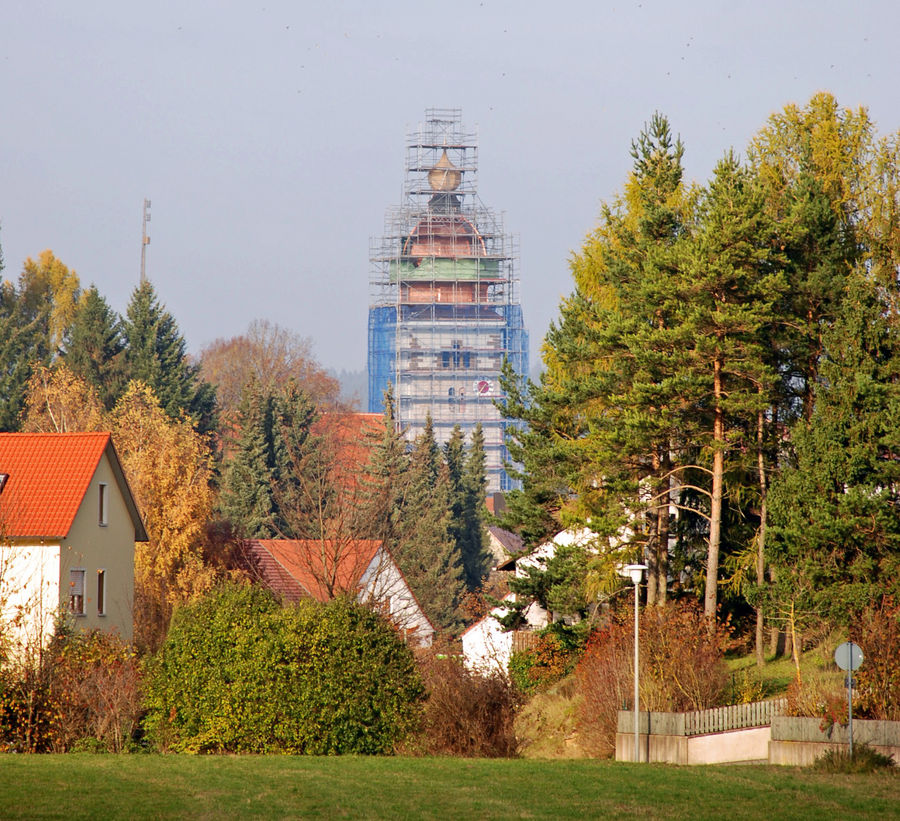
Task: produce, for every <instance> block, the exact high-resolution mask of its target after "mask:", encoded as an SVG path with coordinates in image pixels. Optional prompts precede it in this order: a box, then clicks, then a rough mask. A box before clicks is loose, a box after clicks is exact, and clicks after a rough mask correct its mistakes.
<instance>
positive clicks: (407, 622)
mask: <svg viewBox="0 0 900 821" xmlns="http://www.w3.org/2000/svg"><path fill="white" fill-rule="evenodd" d="M359 586H360V592H359V600H360V601H362V602H369V601H371V602H375V603H376V604H378V605H380V606H382V607H386V608H387V610H388V613H389V615H390V617H391V620H392V621H393V622H394V624H396V625H397V626H398V627H399V628H400V629H401V630H403V631H404V632H406V633H409V634H413V635H414V636H415V637H416V639H417V640H418V641H417V643H418V644H419V645H421V646H423V647H430V646H431V641H432V634H433V632H434V628H433V627H432V626H431V623H430V622H429V621H428V618H427V617H426V616H425V614H424V613H423V612H422V609H421V607H420V606H419V604H418V602H417V601H416V598H415V596H414V595H413V593H412V591H411V590H410V589H409V585H408V584H407V583H406V579H405V578H404V577H403V574H402V573H401V572H400V568H398V567H397V564H396V562H394V560H393V559H392V558H391V557H390V555H389V554H387V553H386V552H385V551H384V550H383V549H382V548H379V549H378V551H377V552H376V553H375V556H374V557H373V558H372V561H371V562H370V564H369V566H368V567H367V568H366V571H365V573H363V575H362V576H361V578H360V581H359Z"/></svg>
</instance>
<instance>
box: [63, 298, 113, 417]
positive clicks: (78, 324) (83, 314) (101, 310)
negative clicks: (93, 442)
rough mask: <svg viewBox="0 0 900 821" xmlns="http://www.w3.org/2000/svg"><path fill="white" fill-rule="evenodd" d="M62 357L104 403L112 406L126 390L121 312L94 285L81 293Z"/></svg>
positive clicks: (105, 405)
mask: <svg viewBox="0 0 900 821" xmlns="http://www.w3.org/2000/svg"><path fill="white" fill-rule="evenodd" d="M63 356H64V359H65V363H66V366H67V367H68V368H69V370H70V371H71V372H72V373H74V374H76V375H77V376H80V377H81V378H82V379H84V380H85V381H86V382H88V383H89V384H91V385H93V386H94V388H95V389H96V390H97V393H98V395H99V397H100V400H101V401H102V402H103V406H104V407H105V408H106V409H107V410H110V409H112V407H113V406H114V405H115V403H116V401H117V400H118V398H119V396H120V395H121V393H122V391H123V390H124V389H125V379H124V364H125V363H124V356H125V342H124V340H123V338H122V328H121V322H120V320H119V317H118V315H117V314H116V313H115V312H114V311H113V310H112V309H111V308H110V307H109V305H108V304H107V302H106V300H105V299H104V298H103V296H102V295H101V294H100V292H99V291H98V290H97V288H96V286H94V285H91V287H90V288H88V289H87V290H86V291H84V293H82V295H81V299H80V300H79V302H78V308H77V310H76V312H75V317H74V320H73V322H72V324H71V326H70V328H69V330H68V333H67V334H66V340H65V351H64V354H63Z"/></svg>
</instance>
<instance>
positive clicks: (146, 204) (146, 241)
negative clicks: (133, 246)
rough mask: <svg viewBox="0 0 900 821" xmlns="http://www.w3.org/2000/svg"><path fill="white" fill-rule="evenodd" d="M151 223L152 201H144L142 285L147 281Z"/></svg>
mask: <svg viewBox="0 0 900 821" xmlns="http://www.w3.org/2000/svg"><path fill="white" fill-rule="evenodd" d="M148 222H150V200H148V199H145V200H144V220H143V224H142V230H141V285H143V284H144V283H145V282H146V281H147V246H148V245H149V244H150V236H149V235H148V234H147V223H148Z"/></svg>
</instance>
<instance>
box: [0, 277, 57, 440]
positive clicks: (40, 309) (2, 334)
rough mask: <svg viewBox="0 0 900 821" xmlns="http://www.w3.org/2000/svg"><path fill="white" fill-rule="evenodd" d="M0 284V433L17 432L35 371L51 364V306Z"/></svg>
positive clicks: (25, 290) (22, 289)
mask: <svg viewBox="0 0 900 821" xmlns="http://www.w3.org/2000/svg"><path fill="white" fill-rule="evenodd" d="M20 286H21V287H19V288H17V287H16V286H15V285H14V284H13V283H11V282H7V281H0V430H2V431H15V430H18V429H19V424H20V422H21V416H22V412H23V410H24V407H25V391H26V388H27V386H28V380H29V379H30V378H31V375H32V373H33V372H34V370H35V369H36V368H38V367H40V366H42V365H43V366H47V365H49V364H50V359H51V351H50V333H49V320H50V304H49V302H47V301H46V300H44V299H40V298H37V297H35V296H34V295H31V294H30V293H29V290H28V287H27V284H26V283H24V282H22V283H20Z"/></svg>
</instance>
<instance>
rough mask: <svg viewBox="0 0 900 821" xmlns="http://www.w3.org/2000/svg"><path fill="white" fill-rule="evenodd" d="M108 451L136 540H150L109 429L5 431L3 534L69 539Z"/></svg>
mask: <svg viewBox="0 0 900 821" xmlns="http://www.w3.org/2000/svg"><path fill="white" fill-rule="evenodd" d="M104 453H105V454H106V455H107V457H108V458H109V461H110V465H111V467H112V470H113V473H114V475H115V476H116V479H117V482H118V484H119V489H120V491H121V493H122V495H123V497H124V499H125V503H126V505H127V506H128V510H129V512H130V513H131V518H132V520H133V522H134V526H135V539H136V540H137V541H146V538H147V536H146V533H145V531H144V526H143V523H142V522H141V518H140V515H139V514H138V510H137V506H136V505H135V503H134V499H133V497H132V495H131V491H130V489H129V488H128V483H127V482H126V480H125V476H124V474H123V473H122V467H121V465H120V464H119V459H118V456H117V455H116V452H115V448H114V447H113V445H112V438H111V436H110V434H109V433H108V432H101V433H0V473H3V474H7V475H8V477H9V478H8V479H7V480H6V482H5V485H4V487H3V490H2V493H0V535H2V536H6V537H7V538H28V537H36V538H43V539H63V538H65V537H66V536H67V535H68V534H69V530H70V529H71V527H72V522H73V521H74V520H75V515H76V514H77V513H78V509H79V507H80V506H81V502H82V500H83V499H84V496H85V494H86V493H87V490H88V487H89V486H90V482H91V479H92V478H93V476H94V473H95V471H96V470H97V466H98V465H99V464H100V459H101V458H102V457H103V455H104Z"/></svg>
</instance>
